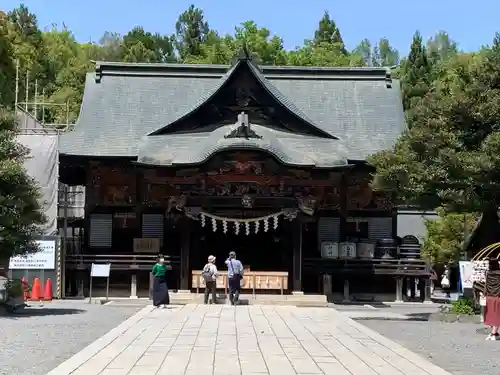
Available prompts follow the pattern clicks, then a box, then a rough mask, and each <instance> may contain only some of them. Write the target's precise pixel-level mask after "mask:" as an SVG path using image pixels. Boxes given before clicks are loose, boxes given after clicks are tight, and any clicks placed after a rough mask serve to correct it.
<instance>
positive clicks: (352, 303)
mask: <svg viewBox="0 0 500 375" xmlns="http://www.w3.org/2000/svg"><path fill="white" fill-rule="evenodd" d="M332 305H333V306H355V307H359V306H365V305H366V306H372V307H375V308H377V309H384V308H390V307H391V306H390V305H387V304H385V303H383V302H373V301H366V302H363V301H361V300H359V301H347V302H346V301H335V302H332Z"/></svg>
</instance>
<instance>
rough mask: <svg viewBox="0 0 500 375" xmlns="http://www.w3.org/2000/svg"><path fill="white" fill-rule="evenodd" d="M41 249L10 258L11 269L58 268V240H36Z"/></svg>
mask: <svg viewBox="0 0 500 375" xmlns="http://www.w3.org/2000/svg"><path fill="white" fill-rule="evenodd" d="M36 242H37V244H38V247H39V248H40V250H39V251H37V252H36V253H33V254H26V255H18V256H15V257H12V258H10V261H9V269H11V270H53V269H55V268H56V240H43V241H36Z"/></svg>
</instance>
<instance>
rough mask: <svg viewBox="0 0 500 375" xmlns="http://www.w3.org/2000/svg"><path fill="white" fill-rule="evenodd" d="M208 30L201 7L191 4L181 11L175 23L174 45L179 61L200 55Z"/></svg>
mask: <svg viewBox="0 0 500 375" xmlns="http://www.w3.org/2000/svg"><path fill="white" fill-rule="evenodd" d="M209 31H210V27H209V25H208V22H207V21H205V16H204V14H203V10H202V9H199V8H195V7H194V5H191V6H190V7H189V8H188V9H187V10H186V11H184V12H182V14H181V15H180V16H179V18H178V19H177V22H176V24H175V46H176V48H177V52H178V54H179V57H180V59H181V61H186V60H188V59H189V58H190V56H201V54H202V45H203V44H204V43H205V41H206V38H207V34H208V33H209Z"/></svg>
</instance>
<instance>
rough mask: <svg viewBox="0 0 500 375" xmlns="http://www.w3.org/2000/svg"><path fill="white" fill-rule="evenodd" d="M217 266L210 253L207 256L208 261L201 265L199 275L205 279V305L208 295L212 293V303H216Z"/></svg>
mask: <svg viewBox="0 0 500 375" xmlns="http://www.w3.org/2000/svg"><path fill="white" fill-rule="evenodd" d="M217 273H218V271H217V266H216V265H215V257H214V256H213V255H210V256H209V257H208V263H207V264H205V267H203V271H202V272H201V276H202V277H203V280H205V299H204V303H205V305H207V304H208V297H209V296H210V294H212V303H213V304H216V303H217V276H218V275H217Z"/></svg>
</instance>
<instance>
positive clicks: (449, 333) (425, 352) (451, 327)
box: [359, 320, 500, 375]
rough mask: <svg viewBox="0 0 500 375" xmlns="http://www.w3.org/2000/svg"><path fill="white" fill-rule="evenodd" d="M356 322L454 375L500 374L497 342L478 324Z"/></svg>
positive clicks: (499, 351)
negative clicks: (487, 337)
mask: <svg viewBox="0 0 500 375" xmlns="http://www.w3.org/2000/svg"><path fill="white" fill-rule="evenodd" d="M359 322H360V323H361V324H363V325H365V326H367V327H369V328H371V329H373V330H374V331H376V332H378V333H380V334H382V335H384V336H386V337H387V338H389V339H391V340H393V341H396V342H398V343H399V344H401V345H403V346H405V347H406V348H408V349H410V350H411V351H413V352H415V353H418V354H420V355H421V356H423V357H424V358H427V359H428V360H429V361H431V362H433V363H434V364H436V365H438V366H440V367H442V368H444V369H446V370H447V371H449V372H451V373H452V374H454V375H472V374H474V375H496V374H500V341H497V342H495V341H485V339H484V338H485V336H486V334H485V332H484V329H483V326H481V325H478V324H473V323H441V322H415V321H406V322H405V321H389V320H360V321H359ZM478 329H479V330H480V331H481V332H480V333H478V331H477V330H478Z"/></svg>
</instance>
